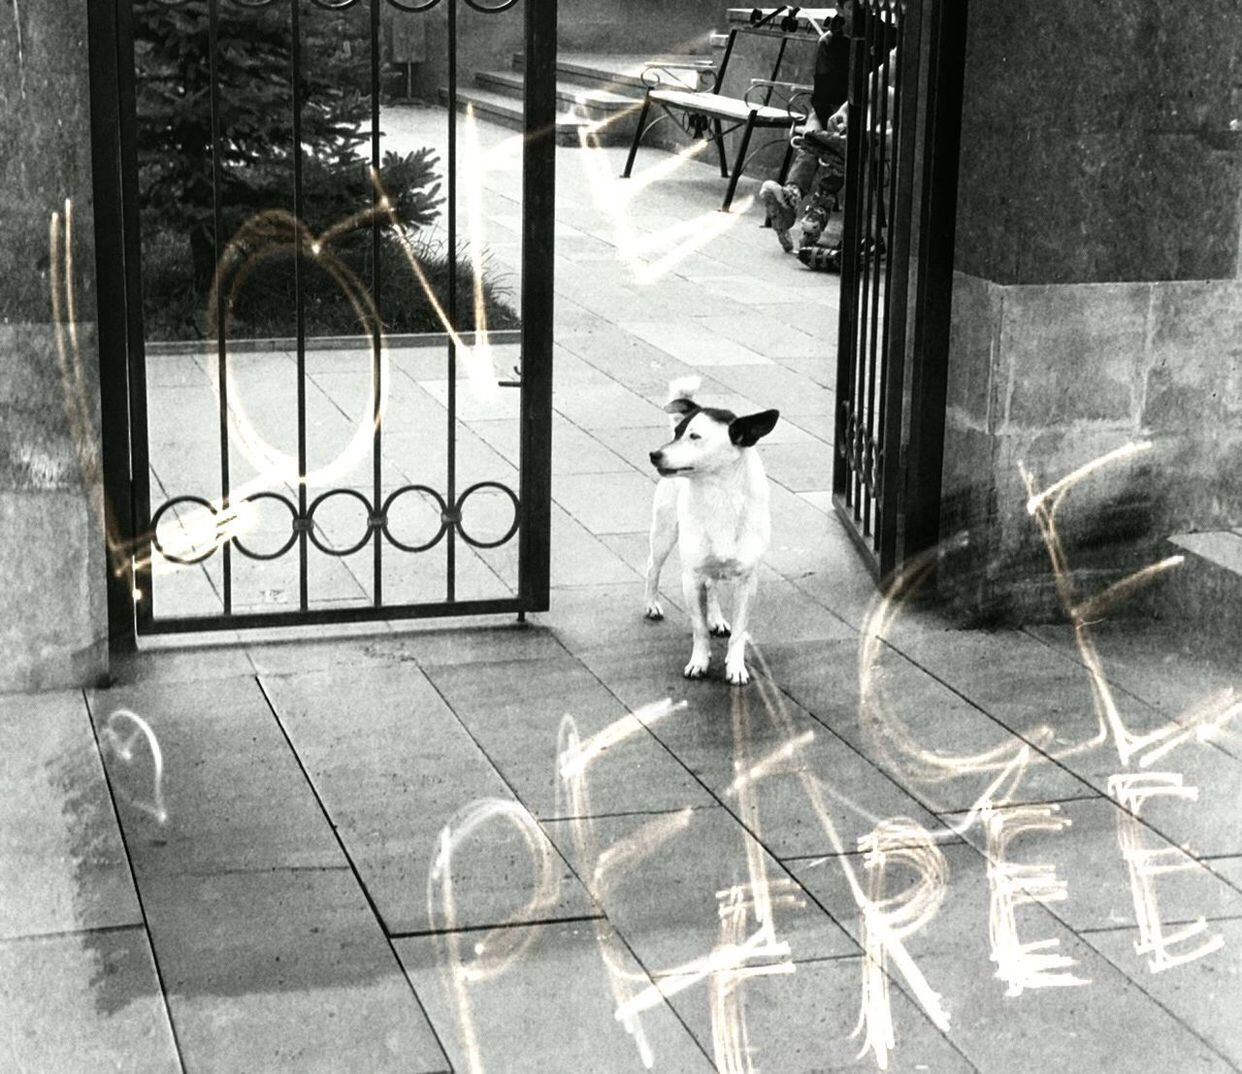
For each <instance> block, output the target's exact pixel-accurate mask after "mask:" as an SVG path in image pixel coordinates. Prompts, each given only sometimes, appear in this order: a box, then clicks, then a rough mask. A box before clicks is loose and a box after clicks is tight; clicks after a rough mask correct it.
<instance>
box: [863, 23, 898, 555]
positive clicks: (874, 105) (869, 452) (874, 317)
mask: <svg viewBox="0 0 1242 1074" xmlns="http://www.w3.org/2000/svg"><path fill="white" fill-rule="evenodd" d="M875 11H876V18H875V19H874V20H873V26H872V29H873V31H874V35H875V37H874V40H873V42H872V44H871V47H870V48H869V49H868V60H867V62H868V63H869V64H871V65H872V67H871V102H870V103H871V108H870V112H871V137H870V139H869V140H868V144H867V156H868V159H869V162H870V167H869V168H868V172H869V174H870V175H871V192H870V193H871V199H872V200H871V201H869V203H868V206H867V209H868V213H867V225H868V226H867V234H866V235H865V236H864V237H863V255H864V257H865V262H864V263H865V264H866V266H867V287H868V290H869V291H870V300H869V302H868V303H867V307H868V309H869V312H870V317H869V318H868V322H867V330H868V333H869V337H868V340H867V442H866V445H865V452H866V453H865V455H864V456H863V458H864V463H865V466H866V472H865V474H864V480H863V484H864V486H865V488H866V490H867V495H866V500H865V503H864V513H865V515H866V520H867V527H868V530H869V532H870V533H871V535H872V538H873V543H874V544H875V545H876V547H877V548H878V547H879V540H880V536H879V527H878V525H877V522H878V518H877V514H878V507H879V503H878V498H879V492H880V489H879V484H878V482H877V481H876V462H877V459H876V455H877V453H878V452H879V433H878V428H879V422H880V420H881V418H880V415H879V414H878V413H877V407H876V399H877V397H878V393H877V384H876V381H877V379H878V378H880V377H883V375H884V368H883V365H882V364H881V351H882V349H883V346H884V339H883V336H882V335H881V334H880V325H881V324H882V322H883V321H884V319H885V315H886V314H887V312H888V309H887V308H888V305H889V302H890V301H891V299H892V296H891V295H890V294H889V293H888V292H887V291H886V292H884V294H883V295H881V294H880V278H881V276H882V275H883V273H882V271H881V269H880V262H879V251H878V249H877V247H878V245H879V242H880V236H881V233H882V228H881V218H882V217H883V215H884V164H885V157H886V153H885V146H886V142H887V139H886V138H885V134H886V130H885V124H886V123H887V122H888V73H889V64H888V53H887V51H886V50H885V46H886V45H887V44H888V21H887V16H888V0H878V3H877V5H876V9H875ZM881 53H883V55H882V56H881Z"/></svg>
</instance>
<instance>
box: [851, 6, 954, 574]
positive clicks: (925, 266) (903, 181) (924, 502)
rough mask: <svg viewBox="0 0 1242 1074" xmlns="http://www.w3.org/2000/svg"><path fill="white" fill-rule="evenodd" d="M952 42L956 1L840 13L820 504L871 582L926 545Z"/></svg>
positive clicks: (940, 377)
mask: <svg viewBox="0 0 1242 1074" xmlns="http://www.w3.org/2000/svg"><path fill="white" fill-rule="evenodd" d="M964 34H965V0H859V3H858V4H856V6H855V9H854V21H853V26H852V33H851V36H852V39H853V40H852V46H853V47H852V49H851V57H850V65H851V79H850V97H849V108H848V110H849V127H848V132H847V150H846V156H847V168H846V183H847V187H846V218H845V228H844V236H843V240H842V241H843V254H842V273H841V310H840V316H841V319H840V331H839V337H838V360H837V405H838V411H837V428H836V452H835V455H834V463H833V502H834V505H835V507H836V510H837V513H838V515H839V516H840V517H841V519H842V520H843V521H844V522H845V524H846V530H847V532H848V533H849V534H850V536H851V537H852V538H853V539H854V541H855V543H856V544H857V546H858V547H859V549H860V551H861V552H862V554H863V558H864V561H865V562H866V563H867V565H868V567H869V568H870V569H871V571H872V573H873V574H875V575H876V577H877V578H884V577H886V576H888V575H889V574H890V573H891V572H892V571H893V570H894V569H895V568H896V567H897V566H898V565H899V564H900V563H901V562H902V561H903V559H904V558H905V557H907V556H909V555H912V554H914V553H915V552H917V551H919V550H921V549H922V548H925V547H929V546H930V545H931V544H934V543H935V541H936V540H937V539H938V536H939V534H938V524H939V523H938V519H939V497H940V463H941V460H942V444H941V443H940V441H941V440H942V439H943V431H944V405H945V404H944V398H945V396H944V388H945V377H944V369H945V364H946V359H947V351H948V327H949V312H950V311H949V297H950V294H951V288H952V268H953V233H954V218H953V208H954V205H953V202H954V200H955V198H956V176H957V150H958V132H959V128H960V112H961V79H962V59H963V52H964V48H963V45H964ZM929 39H930V43H931V47H928V41H929ZM924 55H926V57H927V64H926V68H925V69H924V64H923V58H924ZM889 87H891V90H892V92H891V104H890V93H889ZM920 160H921V162H922V167H921V168H920V167H919V162H920ZM911 274H913V276H914V280H915V287H914V291H913V295H912V294H911V286H910V285H911ZM912 299H913V301H912ZM911 321H913V325H914V331H913V333H911V332H910V331H909V328H908V326H909V324H910V323H911ZM911 458H915V459H917V460H918V469H917V471H915V470H911V469H910V468H909V465H908V460H909V459H911ZM915 482H916V483H917V486H915V484H913V483H915Z"/></svg>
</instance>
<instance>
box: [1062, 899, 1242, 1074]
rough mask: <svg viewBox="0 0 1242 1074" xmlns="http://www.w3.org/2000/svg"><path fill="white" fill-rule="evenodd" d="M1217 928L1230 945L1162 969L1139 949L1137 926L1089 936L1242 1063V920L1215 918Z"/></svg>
mask: <svg viewBox="0 0 1242 1074" xmlns="http://www.w3.org/2000/svg"><path fill="white" fill-rule="evenodd" d="M1211 932H1212V933H1213V934H1216V935H1219V936H1222V937H1223V938H1224V947H1222V948H1221V949H1220V950H1218V951H1215V952H1213V953H1212V954H1210V955H1207V956H1205V957H1204V958H1202V959H1196V960H1195V961H1193V962H1188V963H1185V964H1183V965H1181V966H1176V967H1174V968H1173V969H1170V970H1165V971H1163V972H1160V973H1152V972H1151V970H1150V969H1149V967H1148V959H1147V957H1146V956H1143V957H1140V956H1139V955H1138V954H1137V953H1136V952H1135V950H1134V945H1135V943H1136V941H1137V939H1138V934H1137V930H1134V929H1118V930H1112V931H1108V932H1090V933H1087V934H1085V935H1084V936H1083V939H1084V940H1085V941H1086V942H1087V943H1089V944H1090V945H1091V946H1092V947H1093V948H1095V950H1097V951H1098V952H1099V953H1100V954H1101V955H1103V956H1104V957H1105V958H1106V959H1108V961H1109V962H1111V963H1112V964H1113V965H1114V966H1115V967H1117V969H1118V970H1119V971H1120V972H1122V973H1124V974H1125V975H1126V976H1127V977H1129V978H1130V979H1131V980H1133V981H1134V982H1135V984H1136V985H1138V987H1140V988H1141V989H1142V990H1143V991H1144V992H1146V993H1147V994H1148V995H1150V996H1152V997H1153V998H1154V999H1155V1000H1156V1001H1157V1002H1158V1003H1160V1004H1161V1006H1163V1007H1164V1008H1165V1009H1166V1010H1167V1011H1169V1012H1170V1013H1171V1014H1172V1015H1173V1016H1174V1017H1175V1018H1177V1019H1178V1020H1180V1021H1181V1022H1183V1023H1184V1024H1185V1025H1187V1026H1189V1027H1190V1028H1191V1029H1192V1030H1193V1031H1194V1032H1195V1033H1197V1034H1198V1035H1199V1036H1200V1037H1202V1038H1203V1039H1204V1040H1206V1041H1207V1042H1208V1043H1209V1044H1211V1045H1212V1047H1214V1048H1215V1049H1216V1050H1217V1051H1219V1052H1220V1053H1221V1054H1222V1055H1224V1056H1225V1057H1226V1058H1227V1059H1229V1061H1230V1062H1231V1063H1233V1064H1234V1066H1235V1067H1239V1066H1242V1033H1240V1032H1239V1031H1238V1010H1237V995H1238V987H1239V983H1240V982H1239V978H1242V922H1239V921H1215V922H1213V923H1212V928H1211Z"/></svg>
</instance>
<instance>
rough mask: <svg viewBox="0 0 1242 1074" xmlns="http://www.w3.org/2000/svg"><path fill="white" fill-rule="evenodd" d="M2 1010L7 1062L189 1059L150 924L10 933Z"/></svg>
mask: <svg viewBox="0 0 1242 1074" xmlns="http://www.w3.org/2000/svg"><path fill="white" fill-rule="evenodd" d="M0 1019H3V1022H4V1025H5V1032H4V1033H3V1034H0V1069H4V1070H6V1071H28V1070H29V1071H49V1072H50V1071H56V1072H57V1074H78V1072H80V1074H94V1072H96V1071H100V1070H126V1071H135V1072H143V1074H146V1072H148V1071H150V1072H154V1074H164V1072H167V1074H174V1072H178V1071H181V1070H182V1069H183V1068H182V1065H181V1062H180V1060H179V1058H178V1054H177V1045H176V1042H175V1041H174V1040H173V1032H172V1027H171V1026H170V1024H169V1020H168V1011H167V1008H166V1007H165V1005H164V997H163V996H162V995H161V993H160V983H159V980H158V979H157V978H156V974H155V966H154V965H153V963H152V961H151V948H150V946H149V945H148V943H147V935H146V932H145V930H144V929H142V928H141V927H135V928H107V929H102V930H88V931H85V932H72V933H63V934H60V935H56V936H37V937H30V938H27V939H21V940H0Z"/></svg>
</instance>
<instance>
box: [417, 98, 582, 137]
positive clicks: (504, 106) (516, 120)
mask: <svg viewBox="0 0 1242 1074" xmlns="http://www.w3.org/2000/svg"><path fill="white" fill-rule="evenodd" d="M448 100H449V92H448V89H447V87H444V86H441V87H440V101H441V103H443V104H447V103H448ZM467 104H470V105H472V106H473V108H474V112H475V115H477V116H478V117H479V118H481V119H486V120H489V121H491V122H492V123H496V124H498V125H500V126H502V127H508V128H509V129H510V130H516V131H520V130H524V129H525V126H526V115H525V110H524V108H523V104H522V98H521V97H514V96H512V95H510V94H507V93H497V92H495V91H493V90H485V89H473V88H464V87H458V90H457V106H458V107H459V108H464V107H465V106H466V105H467ZM590 126H591V121H590V120H589V119H583V118H581V117H579V116H571V115H569V114H568V113H567V112H558V113H557V116H556V144H557V145H578V144H580V143H579V139H578V132H579V131H580V130H582V129H583V128H584V127H590Z"/></svg>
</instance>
